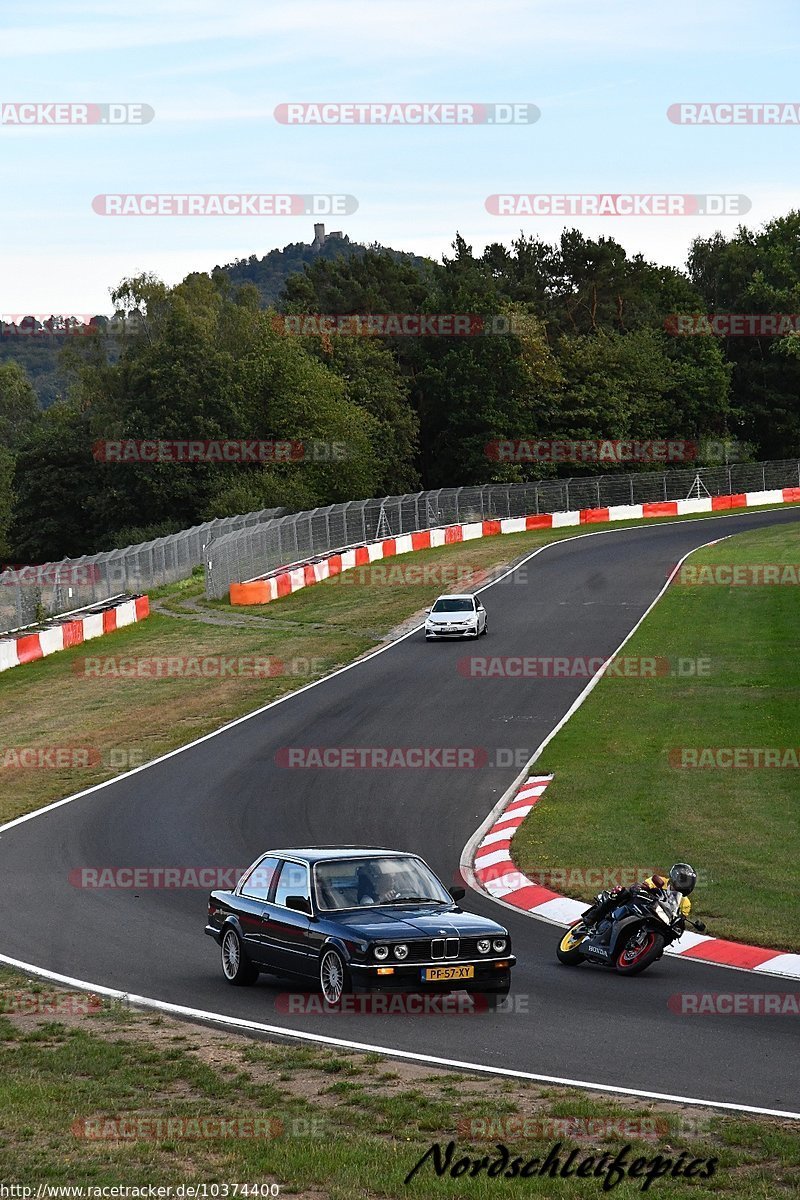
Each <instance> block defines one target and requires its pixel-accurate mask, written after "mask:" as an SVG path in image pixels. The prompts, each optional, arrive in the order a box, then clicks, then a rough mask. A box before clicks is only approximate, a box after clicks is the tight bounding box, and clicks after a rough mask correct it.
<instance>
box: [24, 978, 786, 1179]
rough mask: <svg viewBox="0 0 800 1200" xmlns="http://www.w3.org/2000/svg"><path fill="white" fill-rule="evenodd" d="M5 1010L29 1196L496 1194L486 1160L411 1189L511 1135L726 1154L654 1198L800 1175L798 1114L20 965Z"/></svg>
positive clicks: (518, 1147) (646, 1150) (515, 1141)
mask: <svg viewBox="0 0 800 1200" xmlns="http://www.w3.org/2000/svg"><path fill="white" fill-rule="evenodd" d="M0 1014H2V1015H0V1065H1V1066H2V1070H1V1071H0V1111H2V1114H3V1118H2V1128H1V1129H0V1156H1V1157H2V1179H3V1182H4V1183H6V1184H10V1183H17V1184H24V1185H27V1186H31V1185H32V1186H33V1193H32V1194H33V1195H34V1196H35V1195H36V1190H37V1187H38V1185H40V1184H50V1185H58V1184H61V1185H72V1186H84V1187H86V1186H94V1187H103V1186H112V1187H113V1186H118V1185H128V1186H136V1185H139V1186H141V1185H143V1184H144V1185H145V1186H148V1185H149V1186H152V1187H159V1186H163V1187H166V1186H170V1185H171V1186H173V1187H175V1186H177V1185H179V1184H185V1183H187V1182H192V1183H197V1182H203V1183H207V1184H212V1183H217V1184H220V1185H223V1184H228V1185H233V1184H236V1183H239V1184H242V1183H247V1184H248V1185H254V1184H255V1185H260V1187H261V1188H262V1191H261V1194H262V1195H266V1194H269V1193H268V1191H265V1190H263V1189H264V1185H267V1186H268V1185H270V1184H273V1185H277V1186H278V1187H279V1188H280V1193H281V1194H282V1195H292V1196H294V1197H298V1198H309V1200H310V1198H312V1197H315V1198H319V1197H329V1198H330V1200H371V1198H373V1197H388V1198H391V1197H412V1198H414V1197H430V1196H431V1195H437V1196H442V1197H450V1198H452V1200H456V1198H463V1197H474V1198H475V1200H489V1197H491V1196H495V1195H497V1194H498V1189H500V1190H501V1191H503V1192H504V1191H505V1189H504V1188H503V1184H504V1183H508V1182H511V1181H507V1180H502V1179H491V1178H487V1177H486V1174H485V1172H484V1173H482V1174H481V1175H479V1176H477V1177H475V1178H472V1177H470V1176H469V1175H462V1176H461V1177H460V1178H453V1177H452V1176H451V1175H450V1174H445V1175H443V1176H442V1177H437V1176H436V1174H435V1173H434V1171H433V1170H432V1168H431V1166H430V1162H429V1163H427V1164H426V1165H425V1166H424V1167H423V1168H421V1169H420V1171H419V1173H418V1174H417V1175H416V1176H415V1177H414V1178H413V1179H412V1181H411V1183H410V1184H408V1185H406V1184H405V1183H404V1179H405V1178H406V1176H407V1175H408V1173H409V1172H410V1171H411V1170H412V1168H413V1167H414V1166H415V1164H417V1163H418V1162H419V1160H420V1159H421V1158H422V1157H423V1155H424V1154H425V1153H426V1151H427V1150H428V1149H429V1148H430V1147H431V1145H432V1144H434V1143H438V1144H439V1145H440V1146H441V1147H442V1151H443V1152H444V1151H445V1149H446V1146H447V1144H448V1143H449V1142H450V1141H454V1142H455V1143H456V1150H455V1153H454V1157H453V1159H452V1161H453V1162H456V1161H457V1160H458V1159H459V1158H461V1157H463V1156H469V1157H470V1158H471V1159H472V1160H473V1161H475V1160H477V1161H480V1160H481V1159H482V1158H483V1157H484V1156H488V1158H489V1160H490V1161H493V1160H495V1159H497V1158H498V1153H499V1152H498V1150H497V1145H498V1143H501V1144H504V1145H505V1146H507V1147H508V1150H509V1154H510V1158H512V1159H513V1158H515V1157H517V1156H520V1157H521V1158H522V1159H523V1160H524V1161H525V1162H527V1161H528V1160H530V1159H531V1158H539V1160H540V1162H541V1161H543V1160H544V1159H545V1158H546V1156H547V1155H548V1152H551V1151H553V1149H554V1147H556V1146H560V1148H559V1149H558V1150H556V1151H555V1153H557V1154H558V1156H559V1162H560V1164H561V1165H564V1164H565V1163H566V1161H567V1159H568V1156H569V1154H570V1152H571V1151H572V1150H575V1151H576V1157H575V1158H574V1160H573V1169H574V1168H575V1166H577V1164H578V1163H579V1162H581V1161H583V1160H585V1159H587V1158H589V1157H592V1158H593V1159H594V1164H595V1165H599V1163H600V1161H601V1158H602V1155H603V1154H607V1155H608V1160H607V1161H608V1162H610V1160H611V1159H613V1158H614V1157H615V1156H616V1155H617V1154H618V1152H619V1151H620V1150H621V1149H622V1148H623V1147H625V1146H627V1147H629V1149H628V1151H627V1161H628V1163H631V1162H632V1161H633V1160H635V1159H637V1158H642V1159H645V1160H647V1162H648V1163H652V1162H653V1161H654V1159H655V1158H656V1156H661V1159H662V1160H665V1161H669V1162H670V1163H671V1164H673V1165H674V1164H675V1163H677V1162H682V1164H683V1166H684V1167H685V1166H687V1165H688V1164H689V1163H690V1162H691V1161H692V1160H698V1159H699V1160H703V1162H705V1163H707V1162H708V1161H709V1160H715V1169H714V1174H713V1175H712V1176H711V1177H710V1178H709V1179H703V1178H700V1177H695V1178H691V1179H688V1180H681V1179H672V1178H670V1177H669V1176H667V1177H666V1178H662V1179H658V1180H657V1181H656V1182H655V1183H654V1185H653V1188H652V1192H651V1194H653V1195H657V1196H659V1197H661V1198H662V1200H684V1198H686V1197H694V1198H696V1197H698V1196H700V1197H702V1196H715V1197H720V1196H721V1197H728V1196H731V1197H734V1196H735V1197H737V1198H739V1200H767V1198H769V1200H775V1197H780V1196H786V1197H787V1198H788V1197H789V1196H791V1195H796V1194H797V1190H796V1189H797V1187H798V1186H799V1185H800V1169H798V1140H797V1126H796V1124H795V1123H794V1122H792V1121H788V1120H781V1119H778V1118H768V1117H764V1118H749V1117H748V1118H747V1119H740V1118H738V1117H731V1116H720V1115H718V1114H715V1113H714V1112H713V1111H711V1110H700V1109H691V1110H689V1109H687V1108H686V1107H685V1106H683V1107H682V1106H679V1105H670V1104H662V1103H655V1102H653V1103H650V1102H647V1101H643V1100H636V1101H635V1102H634V1103H625V1102H622V1101H617V1100H615V1099H607V1098H604V1097H598V1096H597V1095H592V1094H590V1093H588V1092H583V1091H580V1090H578V1089H559V1090H558V1091H555V1090H554V1089H551V1088H547V1087H543V1086H541V1085H538V1084H533V1083H531V1084H528V1083H524V1082H517V1081H515V1080H500V1079H488V1078H485V1077H478V1076H471V1075H467V1074H459V1073H453V1072H446V1071H434V1070H431V1068H429V1067H425V1066H423V1065H419V1064H414V1063H408V1062H395V1061H392V1060H389V1059H382V1058H380V1056H378V1055H375V1054H367V1055H355V1054H349V1053H339V1052H332V1051H330V1050H328V1049H322V1048H317V1047H308V1046H296V1045H292V1044H280V1045H273V1044H264V1043H253V1042H252V1041H250V1040H248V1039H247V1038H244V1037H237V1036H235V1035H231V1034H228V1033H226V1032H219V1031H214V1030H208V1029H205V1028H204V1027H195V1026H191V1027H187V1026H186V1025H182V1024H180V1023H178V1022H177V1021H173V1020H172V1019H170V1018H168V1017H162V1016H160V1015H153V1014H149V1013H148V1014H146V1013H140V1012H136V1011H133V1010H130V1009H127V1008H125V1007H123V1006H121V1005H116V1004H109V1003H106V1002H100V1001H99V999H98V998H89V997H87V996H86V995H85V994H75V993H69V992H65V991H61V990H54V989H52V988H51V987H50V986H49V985H43V984H41V983H40V982H37V981H32V980H30V979H27V978H25V977H24V976H22V975H20V974H17V973H15V972H10V971H6V970H0ZM434 1019H435V1018H434ZM440 1019H446V1018H440ZM465 1019H467V1020H470V1019H471V1020H475V1021H478V1022H480V1020H481V1019H482V1018H481V1016H480V1015H476V1016H472V1017H465ZM510 1019H512V1017H511V1016H509V1020H510ZM219 1120H222V1121H225V1122H228V1124H227V1126H220V1125H218V1124H216V1123H217V1122H218V1121H219ZM157 1121H158V1122H161V1124H160V1125H159V1124H157V1123H156V1122H157ZM168 1121H171V1122H173V1123H172V1124H171V1125H167V1124H166V1123H167V1122H168ZM198 1133H200V1136H197V1135H198ZM207 1134H211V1135H215V1134H216V1135H218V1136H206V1135H207ZM87 1135H88V1136H87ZM111 1135H114V1136H111ZM682 1155H683V1158H681V1156H682ZM551 1161H552V1160H551ZM643 1182H644V1178H643V1177H639V1178H638V1179H632V1178H625V1179H624V1180H622V1181H621V1182H620V1183H619V1184H618V1186H616V1187H615V1188H614V1189H613V1191H614V1195H616V1196H619V1197H626V1196H637V1195H641V1194H642V1184H643ZM512 1186H513V1192H514V1194H521V1195H530V1196H541V1197H546V1198H547V1200H551V1198H552V1197H558V1196H576V1195H603V1194H604V1193H603V1190H602V1177H595V1178H592V1179H590V1180H587V1181H586V1182H585V1183H581V1182H578V1181H577V1180H576V1178H575V1177H574V1176H573V1177H572V1178H555V1179H553V1178H550V1177H549V1176H547V1175H545V1176H544V1177H541V1176H539V1175H534V1176H532V1177H531V1178H527V1179H519V1178H517V1179H515V1180H513V1184H512ZM584 1189H586V1190H584ZM209 1194H210V1193H209ZM218 1194H220V1195H222V1193H221V1192H220V1193H218ZM229 1194H230V1195H233V1191H231V1192H230V1193H229ZM240 1194H241V1193H240Z"/></svg>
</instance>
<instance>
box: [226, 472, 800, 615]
mask: <svg viewBox="0 0 800 1200" xmlns="http://www.w3.org/2000/svg"><path fill="white" fill-rule="evenodd" d="M797 503H800V487H797V488H776V489H774V490H772V491H766V492H742V493H741V494H739V495H736V496H706V497H704V498H702V499H698V500H664V501H658V502H656V503H654V504H618V505H612V506H611V507H609V508H581V509H576V510H575V511H574V512H557V513H537V514H536V515H531V516H527V517H502V518H500V519H499V520H497V521H475V522H474V523H471V524H468V525H445V526H443V527H442V528H440V529H421V530H420V531H419V532H417V533H406V534H402V535H401V536H399V537H394V538H383V539H382V540H381V541H379V542H370V543H368V544H367V545H366V546H357V547H355V548H354V549H352V550H342V551H340V552H338V553H336V554H328V555H325V556H323V557H320V558H318V559H315V560H314V561H313V562H307V563H300V564H299V565H298V566H296V567H293V568H292V569H291V570H288V569H287V570H285V571H278V572H277V573H276V574H274V575H271V576H269V578H266V579H252V580H250V581H249V582H247V583H232V584H231V587H230V601H231V604H235V605H244V604H269V603H270V601H272V600H278V599H279V598H280V597H281V596H290V595H291V594H292V593H293V592H299V591H300V589H301V588H305V587H310V586H311V585H312V584H314V583H321V582H322V580H323V579H330V578H331V577H332V576H334V575H340V574H341V573H342V571H350V570H352V569H353V568H354V567H367V566H369V564H370V563H373V562H378V561H379V560H380V559H384V558H394V557H395V555H397V554H410V553H411V552H412V551H414V550H428V549H430V548H431V547H435V546H449V545H451V544H452V543H454V542H469V541H472V540H473V538H483V537H492V536H494V535H495V534H500V533H525V531H526V530H529V529H564V528H566V527H568V526H570V525H596V524H605V523H607V522H613V521H638V520H652V519H653V518H654V517H682V516H688V515H691V514H692V513H711V512H723V511H727V510H729V509H735V508H754V507H757V506H759V505H762V504H797Z"/></svg>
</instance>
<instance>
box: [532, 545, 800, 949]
mask: <svg viewBox="0 0 800 1200" xmlns="http://www.w3.org/2000/svg"><path fill="white" fill-rule="evenodd" d="M728 564H738V565H740V566H741V567H747V566H748V565H755V566H759V565H761V564H785V565H788V566H790V567H792V566H794V567H795V569H796V570H797V571H798V572H800V530H798V529H797V528H790V527H787V526H781V527H775V528H772V529H765V530H758V531H755V532H752V533H746V534H739V535H737V536H736V537H735V538H732V539H728V540H725V541H722V542H719V543H718V544H717V545H714V546H711V547H708V548H706V549H703V550H700V551H698V552H697V553H695V554H694V555H692V557H691V558H690V559H689V560H688V561H687V566H689V565H691V566H692V567H705V566H708V567H709V568H713V567H715V566H719V565H723V566H727V565H728ZM698 577H699V578H701V579H703V578H706V579H708V578H710V576H709V574H708V573H705V572H701V573H700V575H699V576H698ZM622 656H623V657H624V658H625V659H637V658H639V657H641V658H644V659H648V658H653V657H657V656H663V657H664V658H665V659H669V660H670V661H671V663H672V664H673V673H672V674H665V675H657V676H655V677H650V678H624V677H621V676H618V675H617V676H615V675H609V676H607V677H606V678H604V679H603V680H601V682H600V683H599V684H598V686H597V687H596V688H595V689H594V691H593V692H592V693H591V694H590V696H589V697H588V698H587V700H586V702H585V703H584V705H583V706H582V707H581V708H580V709H579V710H578V711H577V712H576V714H575V715H574V716H573V717H572V718H571V719H570V721H569V722H568V723H567V724H566V726H565V727H564V729H563V730H562V731H561V732H560V733H559V734H558V735H557V737H556V738H554V739H553V741H552V742H551V743H550V745H549V746H548V747H547V749H546V750H545V752H544V754H543V755H542V757H541V759H540V760H539V761H538V762H537V763H536V766H535V770H536V773H537V774H538V773H540V772H542V773H550V772H554V773H555V779H554V781H553V783H551V785H550V786H549V788H548V789H547V791H546V793H545V795H544V796H543V798H542V800H541V801H540V802H539V803H538V804H537V805H536V807H535V808H534V809H533V810H532V812H531V813H530V815H529V816H528V817H527V819H526V821H525V822H524V824H523V825H522V826H521V828H520V830H519V832H518V833H517V835H516V836H515V838H514V841H513V843H512V852H513V856H514V859H515V861H516V863H517V865H518V866H519V867H520V869H521V870H522V871H525V872H527V873H529V874H534V875H540V876H541V875H542V873H544V874H545V876H547V875H548V873H551V872H552V873H555V872H559V874H558V875H555V874H553V876H552V877H553V878H556V879H567V880H570V879H572V881H573V882H572V886H569V884H567V886H562V887H558V888H556V889H555V890H558V891H566V892H567V893H568V894H571V895H574V896H577V897H578V898H580V899H585V900H589V899H591V898H592V895H593V894H594V892H595V891H596V890H597V889H596V887H594V886H591V887H589V886H583V885H582V883H581V880H582V878H583V876H582V873H583V872H585V871H586V869H587V868H591V869H592V870H609V871H611V872H612V873H613V872H617V873H618V872H621V871H629V870H631V869H635V868H637V867H640V866H644V867H648V868H649V869H651V870H659V869H661V870H664V869H667V868H669V866H670V864H671V863H672V862H674V861H677V860H684V861H688V862H691V863H692V864H693V865H694V866H695V868H697V869H698V872H699V873H700V882H699V884H698V888H697V891H696V893H695V895H694V896H693V900H694V901H695V912H696V914H697V915H698V916H702V918H703V919H704V920H705V921H706V922H707V924H708V926H709V932H710V933H713V934H714V935H715V936H718V937H724V938H733V939H736V940H744V941H748V942H755V943H757V944H758V945H763V946H771V947H775V948H776V949H785V950H792V951H798V950H800V930H798V927H797V922H796V921H794V920H792V919H791V914H792V913H793V912H794V911H795V910H796V906H797V895H798V892H799V891H800V825H799V824H798V821H797V797H798V788H799V787H800V769H798V761H797V760H794V766H793V767H792V766H791V765H787V766H783V767H779V766H773V767H766V768H759V767H752V768H749V767H744V766H739V767H735V766H727V767H726V766H705V767H704V766H699V767H694V768H693V767H689V766H681V765H680V764H681V763H682V762H685V761H691V755H692V752H693V751H695V750H698V749H714V750H716V749H717V748H725V749H728V748H739V749H740V750H744V751H751V750H754V749H760V750H764V749H767V748H771V749H773V750H775V749H783V750H785V749H787V748H788V749H791V748H794V750H795V754H796V755H797V759H800V739H798V719H797V711H798V709H797V704H798V695H799V694H800V587H798V586H797V585H795V586H791V585H786V586H781V585H769V584H766V585H760V586H752V585H750V586H748V585H739V586H736V585H734V586H725V585H724V584H701V583H698V584H696V585H694V586H690V585H681V584H680V583H679V582H677V581H676V582H675V583H673V585H672V586H671V587H670V588H669V590H668V591H667V592H666V594H665V595H664V596H663V598H662V599H661V600H660V601H659V603H658V605H657V606H656V607H655V609H654V610H653V612H652V613H651V614H650V616H649V617H648V618H647V620H646V621H645V623H644V624H643V625H642V627H641V629H640V630H639V631H638V632H637V633H636V634H635V635H634V637H633V638H632V639H631V641H629V642H628V643H627V645H626V646H625V648H624V650H623V652H622ZM680 658H682V659H684V660H687V661H688V660H695V661H697V660H700V661H704V662H705V664H706V666H707V671H708V673H707V674H705V675H703V676H697V675H694V676H689V677H683V678H681V677H680V674H679V668H675V666H674V664H675V663H676V660H678V659H680ZM684 751H688V756H687V755H685V754H684ZM697 761H698V762H702V761H715V762H717V761H720V760H719V759H716V758H715V759H713V760H711V759H710V758H709V756H708V755H706V756H705V759H703V758H700V757H698V759H697ZM781 761H784V762H789V763H791V762H792V761H793V760H792V758H791V756H789V757H788V758H784V759H782V760H781ZM612 877H616V876H615V875H612Z"/></svg>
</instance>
